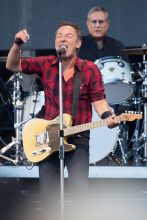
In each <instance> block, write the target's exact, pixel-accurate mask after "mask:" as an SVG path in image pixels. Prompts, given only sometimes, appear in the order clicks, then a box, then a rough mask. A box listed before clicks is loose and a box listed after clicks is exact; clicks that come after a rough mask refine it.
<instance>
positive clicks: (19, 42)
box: [14, 38, 23, 46]
mask: <svg viewBox="0 0 147 220" xmlns="http://www.w3.org/2000/svg"><path fill="white" fill-rule="evenodd" d="M14 43H15V44H17V45H19V46H20V45H22V44H23V41H22V40H21V39H19V38H16V39H15V40H14Z"/></svg>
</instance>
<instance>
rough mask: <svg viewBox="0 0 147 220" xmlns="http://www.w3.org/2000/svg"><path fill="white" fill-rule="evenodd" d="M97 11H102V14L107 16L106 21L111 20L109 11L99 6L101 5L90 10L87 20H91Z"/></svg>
mask: <svg viewBox="0 0 147 220" xmlns="http://www.w3.org/2000/svg"><path fill="white" fill-rule="evenodd" d="M96 11H102V12H104V13H105V15H106V17H107V18H106V19H107V20H109V14H108V11H107V10H106V9H105V8H103V7H101V6H99V5H98V6H95V7H93V8H91V9H90V11H89V12H88V14H87V20H89V18H90V16H91V14H92V13H93V12H96Z"/></svg>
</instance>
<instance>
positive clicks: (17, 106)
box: [0, 73, 23, 165]
mask: <svg viewBox="0 0 147 220" xmlns="http://www.w3.org/2000/svg"><path fill="white" fill-rule="evenodd" d="M22 79H23V77H22V75H21V74H20V73H14V78H13V97H12V102H13V105H14V128H15V134H16V137H15V138H13V137H12V142H11V143H9V144H8V145H6V146H5V147H3V148H2V149H1V150H0V157H2V158H4V159H6V160H8V161H11V162H12V163H14V164H15V165H17V164H18V162H19V159H20V147H21V140H22V137H21V133H22V132H21V124H22V123H21V120H22V110H23V103H22V101H21V88H20V87H21V81H22ZM12 146H15V150H16V152H15V160H13V159H11V158H8V157H6V156H4V155H3V154H4V153H5V152H6V151H8V150H9V149H10V148H11V147H12Z"/></svg>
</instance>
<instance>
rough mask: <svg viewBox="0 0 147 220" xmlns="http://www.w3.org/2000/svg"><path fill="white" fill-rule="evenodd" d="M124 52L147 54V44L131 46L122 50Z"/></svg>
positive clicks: (128, 53) (127, 53)
mask: <svg viewBox="0 0 147 220" xmlns="http://www.w3.org/2000/svg"><path fill="white" fill-rule="evenodd" d="M121 53H122V54H126V55H147V46H145V47H141V48H131V49H125V50H122V51H121Z"/></svg>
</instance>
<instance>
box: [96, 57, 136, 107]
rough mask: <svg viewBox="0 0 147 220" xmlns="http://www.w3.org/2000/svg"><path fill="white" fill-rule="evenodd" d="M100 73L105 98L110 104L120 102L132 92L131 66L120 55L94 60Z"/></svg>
mask: <svg viewBox="0 0 147 220" xmlns="http://www.w3.org/2000/svg"><path fill="white" fill-rule="evenodd" d="M95 64H96V65H97V66H98V68H99V69H100V71H101V73H102V77H103V81H104V85H105V93H106V99H107V101H108V103H109V104H110V105H115V104H120V103H122V102H123V101H126V100H127V99H129V98H130V97H131V96H132V94H133V85H132V76H131V67H130V65H129V63H127V62H126V61H124V60H123V59H122V58H120V57H104V58H101V59H98V60H96V61H95Z"/></svg>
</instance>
